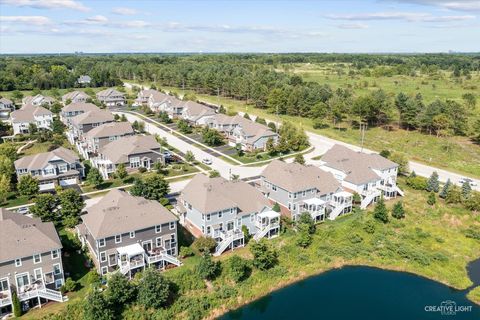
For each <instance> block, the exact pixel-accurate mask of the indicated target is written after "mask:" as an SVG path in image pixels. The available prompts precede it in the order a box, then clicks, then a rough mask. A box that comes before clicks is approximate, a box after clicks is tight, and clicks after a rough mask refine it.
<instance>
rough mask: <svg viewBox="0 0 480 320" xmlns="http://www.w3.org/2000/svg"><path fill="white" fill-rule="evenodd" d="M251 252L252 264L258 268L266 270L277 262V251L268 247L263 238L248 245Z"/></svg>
mask: <svg viewBox="0 0 480 320" xmlns="http://www.w3.org/2000/svg"><path fill="white" fill-rule="evenodd" d="M250 252H251V253H252V254H253V266H254V267H256V268H257V269H260V270H268V269H270V268H272V267H274V266H275V265H276V264H277V263H278V253H277V252H276V251H275V250H273V249H270V248H269V246H268V245H267V244H266V242H265V240H263V239H262V240H260V241H259V242H256V243H253V244H252V246H251V247H250Z"/></svg>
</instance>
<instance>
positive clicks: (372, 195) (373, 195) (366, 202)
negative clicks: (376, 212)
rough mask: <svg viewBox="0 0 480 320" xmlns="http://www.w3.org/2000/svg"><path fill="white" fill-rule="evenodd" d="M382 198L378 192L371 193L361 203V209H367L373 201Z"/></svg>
mask: <svg viewBox="0 0 480 320" xmlns="http://www.w3.org/2000/svg"><path fill="white" fill-rule="evenodd" d="M379 196H380V191H379V190H376V192H371V193H369V194H367V195H366V196H365V198H363V200H362V202H361V203H360V209H365V208H366V207H367V206H368V205H369V204H370V203H372V201H373V200H374V199H375V198H376V197H379Z"/></svg>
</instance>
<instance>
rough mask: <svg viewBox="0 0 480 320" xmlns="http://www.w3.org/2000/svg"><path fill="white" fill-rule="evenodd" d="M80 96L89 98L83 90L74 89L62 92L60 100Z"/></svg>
mask: <svg viewBox="0 0 480 320" xmlns="http://www.w3.org/2000/svg"><path fill="white" fill-rule="evenodd" d="M80 97H82V98H85V99H86V98H89V97H90V96H89V95H88V94H86V93H85V92H83V91H78V90H75V91H72V92H69V93H66V94H64V95H63V96H62V100H68V99H70V100H73V99H75V98H80Z"/></svg>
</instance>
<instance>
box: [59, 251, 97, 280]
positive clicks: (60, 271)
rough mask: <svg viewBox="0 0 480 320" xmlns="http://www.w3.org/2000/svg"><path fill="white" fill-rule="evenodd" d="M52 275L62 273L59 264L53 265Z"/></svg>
mask: <svg viewBox="0 0 480 320" xmlns="http://www.w3.org/2000/svg"><path fill="white" fill-rule="evenodd" d="M103 253H105V252H103ZM53 273H54V274H56V275H59V274H61V273H62V270H61V269H60V264H59V263H57V264H54V265H53Z"/></svg>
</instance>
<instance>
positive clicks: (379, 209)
mask: <svg viewBox="0 0 480 320" xmlns="http://www.w3.org/2000/svg"><path fill="white" fill-rule="evenodd" d="M373 217H374V218H375V219H377V220H378V221H381V222H383V223H387V222H388V209H387V207H386V206H385V201H384V200H383V197H380V200H378V202H377V203H376V204H375V209H374V210H373Z"/></svg>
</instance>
